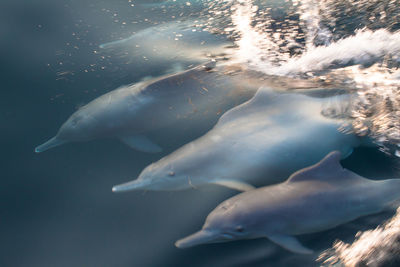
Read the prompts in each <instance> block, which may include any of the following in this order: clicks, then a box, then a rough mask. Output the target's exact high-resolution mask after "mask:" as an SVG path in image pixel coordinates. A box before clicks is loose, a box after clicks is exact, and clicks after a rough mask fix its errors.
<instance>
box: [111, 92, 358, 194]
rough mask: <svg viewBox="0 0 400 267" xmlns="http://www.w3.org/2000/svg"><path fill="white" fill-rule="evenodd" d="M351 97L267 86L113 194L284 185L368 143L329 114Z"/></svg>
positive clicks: (116, 189) (244, 188)
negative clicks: (308, 168)
mask: <svg viewBox="0 0 400 267" xmlns="http://www.w3.org/2000/svg"><path fill="white" fill-rule="evenodd" d="M348 97H349V95H341V96H334V97H332V96H331V97H325V98H315V97H310V96H306V95H302V94H295V93H276V92H274V90H273V89H271V88H268V87H262V88H260V89H259V90H258V92H257V93H256V95H255V96H254V97H253V98H252V99H251V100H250V101H248V102H246V103H244V104H242V105H240V106H237V107H235V108H233V109H231V110H230V111H228V112H226V113H225V114H224V115H223V116H222V117H221V118H220V119H219V121H218V123H217V124H216V125H215V127H214V128H213V129H211V130H210V131H209V132H207V133H206V134H205V135H203V136H202V137H200V138H198V139H196V140H194V141H192V142H190V143H188V144H186V145H185V146H183V147H181V148H179V149H178V150H176V151H175V152H173V153H171V154H169V155H167V156H166V157H164V158H162V159H160V160H159V161H157V162H155V163H153V164H151V165H149V166H147V167H146V168H145V169H144V170H143V171H142V172H141V173H140V175H139V177H138V179H136V180H134V181H132V182H129V183H126V184H122V185H117V186H115V187H114V188H113V191H116V192H119V191H128V190H140V189H143V190H182V189H188V188H191V187H197V186H200V185H205V184H219V185H222V186H226V187H229V188H232V189H236V190H240V191H246V190H250V189H252V188H254V186H253V185H252V183H253V182H254V183H261V185H267V184H273V183H278V182H282V181H284V180H285V179H286V178H287V177H288V176H289V175H290V174H291V173H293V172H294V171H296V170H299V169H301V168H304V167H306V166H309V165H311V164H314V163H316V162H317V161H318V160H319V159H321V158H322V157H323V156H324V155H326V154H327V153H329V152H330V151H333V150H339V151H341V152H342V153H343V156H344V157H347V156H348V155H350V154H351V152H352V150H353V148H354V147H357V146H359V145H360V144H361V142H362V140H361V139H360V138H359V137H358V136H356V135H354V134H347V133H344V132H343V131H339V127H342V126H343V123H345V122H346V119H345V118H331V117H327V116H325V115H323V114H324V112H323V111H324V110H325V109H329V108H330V107H331V106H332V105H333V104H334V103H336V104H337V105H339V106H340V105H341V102H346V101H347V100H346V99H347V98H348Z"/></svg>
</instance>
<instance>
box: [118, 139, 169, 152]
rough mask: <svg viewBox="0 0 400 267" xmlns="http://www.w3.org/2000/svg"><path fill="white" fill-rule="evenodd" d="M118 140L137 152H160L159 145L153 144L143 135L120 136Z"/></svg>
mask: <svg viewBox="0 0 400 267" xmlns="http://www.w3.org/2000/svg"><path fill="white" fill-rule="evenodd" d="M120 139H121V141H122V142H123V143H124V144H126V145H128V146H130V147H131V148H133V149H136V150H139V151H143V152H148V153H159V152H161V151H162V148H161V147H160V146H159V145H157V144H155V143H153V142H152V141H151V140H150V139H149V138H147V137H146V136H144V135H133V136H121V137H120Z"/></svg>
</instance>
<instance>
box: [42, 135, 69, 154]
mask: <svg viewBox="0 0 400 267" xmlns="http://www.w3.org/2000/svg"><path fill="white" fill-rule="evenodd" d="M64 143H66V141H64V140H60V139H58V138H57V136H55V137H53V138H51V139H50V140H48V141H47V142H45V143H44V144H41V145H40V146H37V147H36V148H35V152H36V153H40V152H43V151H46V150H48V149H50V148H53V147H56V146H60V145H62V144H64Z"/></svg>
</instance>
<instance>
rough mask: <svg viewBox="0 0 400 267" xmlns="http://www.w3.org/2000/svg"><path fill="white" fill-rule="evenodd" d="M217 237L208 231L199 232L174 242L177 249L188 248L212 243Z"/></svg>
mask: <svg viewBox="0 0 400 267" xmlns="http://www.w3.org/2000/svg"><path fill="white" fill-rule="evenodd" d="M216 239H218V235H217V234H216V233H214V232H212V231H209V230H201V231H198V232H197V233H194V234H192V235H190V236H187V237H185V238H183V239H180V240H178V241H176V242H175V246H176V247H177V248H190V247H194V246H197V245H201V244H207V243H212V242H213V241H215V240H216Z"/></svg>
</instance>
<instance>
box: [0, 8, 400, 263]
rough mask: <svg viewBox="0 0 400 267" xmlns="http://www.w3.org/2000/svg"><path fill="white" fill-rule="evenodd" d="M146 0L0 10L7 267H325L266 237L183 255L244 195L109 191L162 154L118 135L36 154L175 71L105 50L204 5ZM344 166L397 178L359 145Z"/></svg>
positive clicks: (2, 258) (319, 238)
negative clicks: (88, 107) (118, 93)
mask: <svg viewBox="0 0 400 267" xmlns="http://www.w3.org/2000/svg"><path fill="white" fill-rule="evenodd" d="M144 2H146V1H128V0H114V1H94V0H85V1H77V0H63V1H49V0H40V1H34V2H32V1H11V0H3V1H2V3H1V4H0V7H1V8H0V36H2V38H0V51H1V52H0V58H1V62H2V64H1V65H0V68H1V71H0V75H1V77H2V79H1V80H2V81H3V85H2V90H1V94H2V97H1V100H0V101H1V105H0V107H1V112H0V114H1V115H0V116H1V121H2V127H1V129H2V131H1V135H2V136H1V138H0V140H1V147H2V151H3V155H2V158H1V162H2V175H1V177H2V179H1V181H2V186H1V187H0V197H1V205H0V233H1V234H0V236H1V239H0V240H1V242H0V244H1V245H0V246H1V249H0V251H1V252H0V266H318V265H319V263H317V262H316V261H315V259H316V257H315V255H314V256H302V255H295V254H293V253H290V252H287V251H285V250H283V249H282V248H280V247H278V246H276V245H275V244H272V243H271V242H270V241H268V240H266V239H265V240H262V239H260V240H246V241H236V242H232V243H222V244H213V245H207V246H199V247H195V248H191V249H188V250H179V249H177V248H176V247H175V246H174V242H175V241H176V240H177V239H179V238H182V237H184V236H186V235H188V234H190V233H192V232H194V231H196V230H198V229H199V228H200V227H201V225H202V223H203V221H204V219H205V217H206V216H207V214H208V213H209V212H210V211H211V210H212V209H213V208H214V207H215V206H216V205H217V204H218V203H220V202H221V201H222V200H225V199H227V198H228V197H230V196H233V195H235V194H236V192H235V191H233V190H230V189H225V188H221V187H210V188H205V189H202V190H195V189H192V190H187V191H180V192H133V193H127V194H114V193H112V192H111V188H112V186H113V185H115V184H120V183H122V182H125V181H128V180H132V179H134V178H136V177H137V175H138V174H139V173H140V171H141V170H142V169H143V168H144V167H146V166H147V165H148V164H150V163H151V162H154V161H156V160H158V159H159V158H160V155H159V154H146V153H142V152H137V151H134V150H132V149H130V148H128V147H126V146H125V145H123V144H122V143H120V142H118V141H117V140H111V139H110V140H102V141H91V142H87V143H76V144H68V145H65V146H61V147H59V148H56V149H54V150H49V151H47V152H45V153H41V154H35V153H34V148H35V146H37V145H38V144H40V143H42V142H44V141H45V140H46V138H48V137H50V136H53V135H54V134H55V133H56V130H57V129H58V128H59V126H60V124H61V123H62V122H64V121H65V120H66V119H67V118H68V116H69V115H70V114H71V113H73V112H74V111H75V110H76V109H77V108H78V107H80V106H82V105H84V104H85V103H88V102H89V101H91V100H92V99H94V98H95V97H97V96H100V95H102V94H104V93H106V92H109V91H111V90H113V89H115V88H117V87H119V86H121V85H125V84H131V83H134V82H137V81H139V80H141V79H143V78H145V77H149V76H152V77H157V76H159V75H162V74H164V73H165V72H171V71H173V70H174V68H175V67H174V66H172V64H171V62H170V61H169V62H162V61H158V60H157V61H154V62H151V64H150V63H148V62H147V60H144V61H140V62H138V61H137V60H136V61H130V60H128V57H127V56H124V55H121V54H119V55H115V54H107V53H103V52H102V51H100V49H99V48H98V46H99V45H100V44H102V43H106V42H109V41H114V40H116V39H120V38H127V37H129V36H130V35H131V34H132V33H133V32H137V31H139V30H141V29H145V28H148V27H151V26H154V25H156V24H155V23H162V22H169V21H175V20H177V17H178V16H179V15H180V14H182V15H181V16H182V17H190V16H193V17H196V16H199V14H200V13H201V12H200V10H201V9H202V7H201V6H197V5H193V9H188V6H187V5H186V1H185V2H184V3H178V7H176V6H175V4H174V5H172V7H171V8H169V7H168V3H166V5H167V11H166V12H165V11H163V10H164V9H159V8H157V5H155V7H153V6H150V7H149V6H146V5H141V4H143V3H144ZM147 2H148V1H147ZM188 2H190V1H188ZM152 3H155V4H156V3H157V1H152ZM131 5H134V6H131ZM181 5H183V7H181ZM171 14H175V15H174V16H172V15H171ZM125 20H126V21H127V23H125V24H123V22H124V21H125ZM133 22H135V23H133ZM103 57H104V58H103ZM174 64H175V63H174ZM192 64H196V62H195V60H193V62H191V61H190V60H188V61H185V62H181V64H180V65H179V68H182V69H185V68H187V67H188V66H190V65H192ZM197 135H199V133H193V136H197ZM188 139H189V138H188ZM171 151H172V148H171V149H169V150H166V151H164V152H163V153H162V155H161V156H163V155H167V154H168V153H169V152H171ZM343 165H344V166H345V167H346V168H349V169H351V170H353V171H355V172H356V173H358V174H360V175H362V176H365V177H369V178H376V177H379V178H393V177H396V176H397V177H398V173H399V171H398V167H399V165H398V162H397V161H396V158H395V157H394V156H390V155H387V154H384V153H382V152H380V151H379V150H378V149H377V148H358V149H355V151H354V153H353V154H352V155H351V156H350V157H349V158H347V159H346V160H344V161H343ZM391 215H393V213H390V212H388V213H383V214H379V215H374V216H368V217H366V218H361V219H359V220H356V221H355V222H352V223H349V224H346V225H343V226H340V227H337V228H335V229H332V230H329V231H325V232H322V233H316V234H309V235H304V236H301V237H300V240H301V241H302V242H303V243H304V244H305V245H306V246H308V247H312V248H313V249H315V250H316V251H322V250H324V249H326V248H328V247H330V246H331V245H332V243H333V242H334V241H335V240H336V239H341V240H345V241H349V242H350V241H351V240H352V239H353V238H354V235H355V233H357V232H358V231H360V230H366V229H370V228H374V227H376V226H377V225H378V224H380V223H382V222H383V221H384V220H385V219H387V218H389V217H390V216H391ZM393 264H395V263H393ZM393 266H396V265H393Z"/></svg>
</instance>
